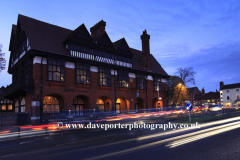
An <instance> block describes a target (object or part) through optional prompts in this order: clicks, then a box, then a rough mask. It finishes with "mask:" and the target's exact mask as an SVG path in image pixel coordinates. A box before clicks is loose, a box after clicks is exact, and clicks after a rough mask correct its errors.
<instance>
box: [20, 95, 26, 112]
mask: <svg viewBox="0 0 240 160" xmlns="http://www.w3.org/2000/svg"><path fill="white" fill-rule="evenodd" d="M21 112H25V98H23V99H22V100H21Z"/></svg>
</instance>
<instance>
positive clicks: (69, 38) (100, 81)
mask: <svg viewBox="0 0 240 160" xmlns="http://www.w3.org/2000/svg"><path fill="white" fill-rule="evenodd" d="M105 26H106V22H104V21H103V20H102V21H100V22H98V23H97V24H95V25H94V26H93V27H91V28H90V31H91V34H90V33H89V32H88V30H87V28H86V27H85V25H84V24H82V25H80V26H79V27H78V28H76V29H75V30H69V29H65V28H62V27H59V26H56V25H52V24H48V23H45V22H42V21H39V20H36V19H33V18H29V17H26V16H23V15H19V16H18V21H17V25H13V26H12V33H11V40H10V45H9V50H10V51H11V55H10V61H9V66H8V73H10V74H12V84H10V85H9V86H7V87H6V89H4V92H3V95H4V96H5V97H6V98H8V99H11V100H12V101H14V103H13V110H14V111H15V112H31V113H32V115H33V117H34V116H35V118H37V119H38V118H39V113H54V112H60V111H70V112H71V111H72V112H73V113H74V116H83V115H84V112H83V111H84V110H93V109H96V110H98V111H102V112H111V111H114V112H116V113H119V114H120V113H129V112H139V111H141V110H144V109H150V108H157V107H158V103H160V107H163V106H167V102H166V84H165V82H166V80H167V79H168V78H169V76H168V74H167V73H166V72H165V71H164V69H163V68H162V67H161V65H160V64H159V63H158V62H157V61H156V59H155V58H154V57H153V56H152V54H150V48H149V39H150V35H148V34H147V32H146V30H145V31H144V32H143V34H142V35H141V36H140V38H141V40H142V51H139V50H136V49H133V48H130V47H129V46H128V44H127V42H126V40H125V39H124V38H122V39H119V40H118V41H116V42H112V41H111V40H110V38H109V36H108V34H107V32H106V31H105ZM158 90H159V96H158ZM160 99H161V100H160Z"/></svg>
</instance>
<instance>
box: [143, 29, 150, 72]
mask: <svg viewBox="0 0 240 160" xmlns="http://www.w3.org/2000/svg"><path fill="white" fill-rule="evenodd" d="M141 39H142V62H141V63H142V65H143V67H145V68H146V69H147V70H152V63H151V61H150V47H149V39H150V35H148V34H147V31H146V30H145V31H143V34H142V35H141Z"/></svg>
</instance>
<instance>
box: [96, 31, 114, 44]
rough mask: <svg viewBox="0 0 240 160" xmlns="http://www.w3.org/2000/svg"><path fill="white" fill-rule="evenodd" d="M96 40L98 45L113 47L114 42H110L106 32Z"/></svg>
mask: <svg viewBox="0 0 240 160" xmlns="http://www.w3.org/2000/svg"><path fill="white" fill-rule="evenodd" d="M98 38H99V39H98ZM97 39H98V40H97ZM96 40H97V43H98V44H103V45H106V46H110V47H113V44H112V41H111V40H110V38H109V37H108V35H107V33H106V32H104V33H103V34H102V35H99V37H96Z"/></svg>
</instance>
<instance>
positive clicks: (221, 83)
mask: <svg viewBox="0 0 240 160" xmlns="http://www.w3.org/2000/svg"><path fill="white" fill-rule="evenodd" d="M222 86H224V83H223V81H221V82H220V89H221V88H222Z"/></svg>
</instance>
